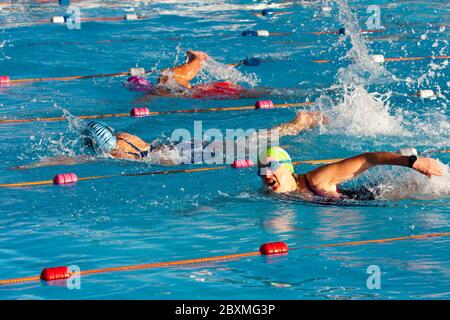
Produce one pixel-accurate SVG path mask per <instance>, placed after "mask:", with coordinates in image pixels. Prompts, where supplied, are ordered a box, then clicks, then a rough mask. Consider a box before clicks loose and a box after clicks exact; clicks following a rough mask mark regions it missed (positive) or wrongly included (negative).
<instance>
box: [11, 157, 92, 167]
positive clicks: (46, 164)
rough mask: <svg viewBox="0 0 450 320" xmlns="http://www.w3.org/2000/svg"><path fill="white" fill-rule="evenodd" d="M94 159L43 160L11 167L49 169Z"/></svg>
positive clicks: (66, 158) (58, 158) (65, 158)
mask: <svg viewBox="0 0 450 320" xmlns="http://www.w3.org/2000/svg"><path fill="white" fill-rule="evenodd" d="M95 160H96V158H95V157H92V156H78V157H67V156H61V157H55V158H44V159H43V160H41V161H38V162H34V163H31V164H28V165H23V166H17V167H13V168H12V169H14V170H28V169H35V168H41V167H50V166H60V165H75V164H81V163H86V162H90V161H95Z"/></svg>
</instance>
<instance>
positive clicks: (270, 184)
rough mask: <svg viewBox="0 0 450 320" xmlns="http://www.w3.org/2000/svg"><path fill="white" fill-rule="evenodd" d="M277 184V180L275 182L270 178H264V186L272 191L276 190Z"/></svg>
mask: <svg viewBox="0 0 450 320" xmlns="http://www.w3.org/2000/svg"><path fill="white" fill-rule="evenodd" d="M277 184H278V182H277V180H276V179H275V178H274V177H270V178H269V177H267V178H266V185H267V186H268V187H269V188H270V189H272V190H274V189H275V188H276V186H277Z"/></svg>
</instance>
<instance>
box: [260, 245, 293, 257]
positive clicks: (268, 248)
mask: <svg viewBox="0 0 450 320" xmlns="http://www.w3.org/2000/svg"><path fill="white" fill-rule="evenodd" d="M259 252H261V254H264V255H271V254H279V253H286V252H288V246H287V244H286V243H284V242H271V243H264V244H263V245H262V246H261V247H260V248H259Z"/></svg>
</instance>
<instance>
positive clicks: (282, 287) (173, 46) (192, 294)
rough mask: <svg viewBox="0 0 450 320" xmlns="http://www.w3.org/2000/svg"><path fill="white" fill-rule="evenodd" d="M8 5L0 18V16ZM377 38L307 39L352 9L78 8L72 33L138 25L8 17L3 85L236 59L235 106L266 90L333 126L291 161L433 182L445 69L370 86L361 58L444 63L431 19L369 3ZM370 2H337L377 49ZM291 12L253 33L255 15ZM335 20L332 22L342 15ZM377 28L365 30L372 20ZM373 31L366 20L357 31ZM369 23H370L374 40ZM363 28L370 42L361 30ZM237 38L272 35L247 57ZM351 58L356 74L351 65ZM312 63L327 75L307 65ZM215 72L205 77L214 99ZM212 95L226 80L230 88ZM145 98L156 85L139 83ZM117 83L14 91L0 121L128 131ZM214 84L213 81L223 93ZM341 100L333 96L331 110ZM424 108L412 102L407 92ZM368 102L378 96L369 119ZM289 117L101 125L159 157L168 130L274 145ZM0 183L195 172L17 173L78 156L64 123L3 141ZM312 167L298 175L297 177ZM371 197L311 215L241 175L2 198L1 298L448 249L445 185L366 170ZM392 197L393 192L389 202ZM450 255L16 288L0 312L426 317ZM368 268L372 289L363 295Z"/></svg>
mask: <svg viewBox="0 0 450 320" xmlns="http://www.w3.org/2000/svg"><path fill="white" fill-rule="evenodd" d="M6 2H8V1H6ZM375 2H376V3H375V4H376V5H377V6H378V9H379V13H380V18H381V19H380V21H381V26H382V27H383V29H382V30H383V32H374V33H367V34H365V35H363V36H361V37H359V36H358V35H357V34H350V36H347V37H342V36H341V37H340V36H339V35H338V34H335V33H332V34H322V35H319V34H313V32H320V31H327V30H329V31H336V30H339V29H340V28H342V27H345V30H346V32H351V30H352V28H353V24H354V23H355V21H354V20H353V18H352V17H351V15H350V14H349V11H348V10H347V9H348V8H347V4H346V2H343V1H340V2H339V3H335V2H332V3H330V4H329V5H330V6H331V12H327V11H326V10H325V11H324V10H323V9H322V7H324V6H326V4H323V3H320V2H305V3H301V2H287V1H286V2H285V1H282V2H267V1H243V0H239V1H238V0H233V1H232V0H228V1H225V0H224V1H219V0H215V1H200V0H197V1H194V0H191V1H185V2H182V3H178V2H177V1H148V2H145V1H120V2H119V1H80V2H76V3H74V5H75V6H76V7H77V8H78V9H79V10H80V12H81V17H122V16H124V15H125V14H126V13H128V14H130V13H136V14H138V15H140V16H145V17H146V18H145V19H141V20H136V21H83V22H81V24H80V29H77V28H73V29H69V28H67V27H66V26H64V25H59V24H50V23H40V24H35V23H34V22H35V21H38V20H45V19H49V18H50V17H53V16H63V15H65V13H66V7H64V6H58V5H57V4H56V3H41V4H38V3H34V2H32V1H18V2H14V3H15V4H11V5H7V4H3V5H2V10H1V11H0V23H1V24H2V25H3V26H2V32H1V40H0V41H1V42H0V43H2V47H1V50H0V53H1V54H0V70H2V71H1V73H2V75H8V76H10V77H11V79H23V78H39V77H61V76H73V75H91V74H105V73H116V72H122V71H127V70H128V69H129V68H131V67H136V66H142V67H145V68H146V69H155V70H156V69H161V68H167V67H170V66H172V65H174V64H176V63H180V62H181V61H183V60H184V53H185V51H186V50H189V49H194V50H202V51H205V52H207V53H208V54H209V55H210V56H211V57H213V58H214V59H215V60H216V61H218V62H220V63H223V64H226V63H237V62H239V61H241V60H243V59H245V58H247V57H258V58H259V59H261V61H262V62H261V64H260V65H259V66H253V67H252V66H245V65H243V66H239V67H238V68H237V69H238V70H239V72H240V73H239V77H240V78H239V80H240V83H241V84H242V85H244V86H246V87H258V88H260V87H266V88H275V89H277V91H276V92H277V93H279V94H275V95H273V96H271V97H269V98H271V99H272V100H273V101H274V102H275V103H293V102H304V101H313V102H315V106H314V107H312V108H313V109H321V110H323V111H324V112H327V113H328V114H329V115H330V117H331V120H332V121H331V123H330V125H329V126H324V127H321V128H316V129H313V130H311V131H308V132H304V133H301V134H300V135H298V136H294V137H284V138H282V139H281V141H280V144H281V145H282V146H284V147H285V148H286V150H287V151H288V152H289V153H290V154H291V156H292V158H293V159H294V160H298V161H299V160H310V159H333V158H340V157H347V156H352V155H355V154H358V153H361V152H366V151H396V150H397V149H399V148H403V147H416V148H417V149H418V151H419V152H424V151H430V152H433V153H432V154H433V156H436V157H438V158H439V159H440V160H441V161H442V162H443V163H444V164H448V162H449V155H448V153H438V152H436V151H438V150H446V149H448V148H449V146H450V140H449V138H450V132H449V128H450V125H449V121H448V115H449V112H448V94H449V69H448V59H431V58H426V59H421V60H412V61H390V62H385V63H384V64H382V65H381V66H374V65H373V64H369V63H368V62H367V61H368V60H367V59H368V55H367V52H365V49H366V48H367V49H368V51H369V53H370V54H382V55H384V56H385V57H386V58H388V57H390V58H394V57H429V56H445V55H446V54H448V45H449V44H448V41H449V33H448V32H449V31H448V27H449V26H448V21H445V19H444V17H445V16H446V15H448V10H449V7H448V4H446V2H445V1H375ZM373 4H374V1H350V2H349V3H348V6H349V10H351V12H353V13H356V14H357V15H358V17H359V19H358V23H359V25H360V27H361V28H362V29H373V25H370V23H372V24H373V23H374V22H373V21H376V19H375V20H373V19H374V16H373V14H374V13H373V12H376V9H374V10H375V11H371V12H369V13H368V12H367V10H368V6H369V5H373ZM268 7H269V8H273V9H274V10H275V11H278V12H281V11H285V12H291V13H290V14H286V15H275V16H274V17H270V18H269V17H261V16H257V15H254V14H255V13H259V12H261V10H263V9H265V8H268ZM339 12H340V14H338V13H339ZM375 18H376V16H375ZM370 19H372V20H370ZM369 20H370V21H369ZM367 22H370V23H369V26H370V27H368V26H367ZM244 30H269V32H270V33H281V34H280V35H276V36H269V37H244V36H242V31H244ZM346 55H347V56H348V57H353V58H354V59H353V61H354V62H352V63H351V62H350V59H349V58H347V59H345V58H344V57H345V56H346ZM313 60H331V61H330V62H328V63H315V62H313ZM224 70H226V69H220V70H215V71H216V72H215V73H214V72H213V71H214V70H213V71H212V72H211V73H210V74H207V73H205V74H202V75H201V77H200V80H201V81H206V80H217V78H218V77H217V75H223V71H224ZM224 76H234V74H225V75H224ZM150 78H151V79H153V80H154V79H156V76H154V75H152V76H151V77H150ZM124 79H125V78H123V77H100V78H94V79H85V80H77V81H51V82H35V83H25V84H22V85H13V86H2V87H0V105H1V108H0V119H29V118H43V117H60V116H61V115H63V113H64V112H65V111H66V112H69V113H70V114H72V115H75V116H79V115H95V114H109V113H127V112H128V111H129V110H130V109H131V108H133V107H136V106H141V104H139V103H137V102H136V99H137V98H138V97H140V95H139V94H138V93H135V92H130V91H127V90H125V89H124V88H123V86H122V81H123V80H124ZM219 80H220V79H219ZM344 88H347V91H345V90H343V89H344ZM424 89H432V90H433V91H434V92H435V93H436V95H437V96H436V97H434V98H432V99H422V98H419V97H417V96H416V95H415V93H416V92H417V90H424ZM369 92H371V93H373V92H378V93H379V95H377V97H378V100H375V99H374V98H373V96H374V95H371V94H369ZM255 101H256V100H255V99H239V100H210V99H201V100H198V99H186V98H179V97H178V98H168V97H158V98H154V99H152V100H151V101H148V102H146V103H145V105H146V106H148V107H149V108H150V109H151V110H155V111H166V110H180V109H193V108H211V107H231V106H247V105H253V104H254V103H255ZM296 110H297V109H295V108H286V109H273V110H247V111H227V112H210V113H192V114H184V113H181V114H177V113H175V114H166V115H160V116H153V117H145V118H132V117H111V118H107V119H103V120H102V121H104V122H105V123H107V124H108V125H110V126H111V127H113V128H116V129H118V130H120V131H125V132H130V133H133V134H136V135H138V136H140V137H142V138H143V139H144V140H146V141H155V140H161V141H162V140H166V139H167V137H170V136H171V133H172V132H173V131H174V130H175V129H178V128H185V129H187V130H189V131H191V132H193V130H194V121H200V120H201V121H202V125H203V129H204V130H206V129H208V128H218V129H220V130H223V131H225V130H226V129H229V128H242V129H248V128H255V129H261V128H268V127H271V126H273V125H275V124H278V123H281V122H285V121H288V120H290V119H292V117H293V115H294V112H295V111H296ZM0 135H1V137H2V139H1V141H0V150H1V152H0V159H1V161H0V163H1V168H0V170H1V177H0V183H2V184H7V183H14V182H22V181H39V180H47V179H52V178H53V176H54V175H55V174H58V173H63V172H74V173H76V174H77V175H78V176H79V177H86V176H98V175H115V174H119V173H140V172H147V171H158V170H172V169H186V168H197V167H199V166H198V165H184V166H176V167H173V168H167V167H163V166H158V165H155V164H152V163H146V162H136V161H118V160H111V159H103V160H101V161H97V162H93V163H86V164H80V165H76V166H56V167H43V168H36V169H32V170H12V169H11V167H15V166H19V165H24V164H28V163H31V162H34V161H38V160H39V159H41V158H43V157H52V156H62V155H80V154H81V153H82V149H81V147H80V145H79V141H78V140H77V134H76V132H75V130H74V128H73V127H72V126H71V125H69V123H68V122H66V121H59V122H30V123H12V124H11V123H1V124H0ZM311 168H313V166H311V165H300V166H297V168H296V171H297V172H305V171H307V170H309V169H311ZM368 181H375V182H376V183H378V184H379V185H382V186H383V187H384V190H386V191H387V194H386V195H385V198H383V199H380V200H377V201H375V202H371V203H367V202H366V203H364V202H362V203H350V204H346V205H344V206H342V205H336V204H328V205H326V204H314V203H307V202H303V201H295V200H291V199H289V200H283V199H279V198H274V197H272V196H267V195H265V194H264V193H263V192H262V191H261V181H260V180H259V178H258V177H257V175H256V170H254V169H241V170H236V169H232V168H226V169H223V170H216V171H205V172H192V173H178V174H161V175H148V176H122V177H114V178H110V179H99V180H89V181H79V182H78V183H77V184H76V185H73V186H63V187H59V186H36V187H27V188H1V189H0V191H1V193H0V201H1V204H2V205H1V207H0V252H1V254H0V279H9V278H16V277H27V276H33V275H36V274H39V272H40V270H41V269H43V268H46V267H55V266H60V265H76V266H79V268H81V269H82V270H86V269H95V268H103V267H115V266H122V265H131V264H141V263H149V262H161V261H173V260H184V259H192V258H199V257H209V256H218V255H228V254H233V253H242V252H249V251H255V250H257V249H258V248H259V246H260V245H261V244H263V243H267V242H274V241H283V242H285V243H287V244H288V246H290V247H300V246H309V245H319V244H331V243H343V242H350V241H359V240H369V239H382V238H391V237H405V236H411V235H420V234H431V233H439V232H448V231H449V230H450V220H449V217H448V215H449V213H450V212H449V209H448V203H449V189H450V188H449V186H450V183H449V182H450V179H449V176H448V174H447V176H445V177H443V178H433V179H432V180H430V181H428V180H427V179H426V178H424V177H421V176H419V175H418V174H416V173H411V172H409V171H407V170H405V169H403V168H402V169H398V168H397V169H389V170H387V171H386V170H378V169H374V170H371V171H369V172H368V173H367V174H365V175H364V176H363V177H362V178H360V179H359V180H358V183H361V184H362V183H364V182H368ZM411 181H413V182H414V183H415V184H416V185H418V191H417V192H416V193H415V194H413V195H409V196H408V197H407V198H404V199H395V200H392V199H390V198H389V191H392V190H393V191H396V192H398V191H402V190H399V189H400V187H398V186H399V185H401V186H404V185H405V184H406V183H411ZM401 188H403V187H401ZM449 256H450V250H449V239H448V238H447V237H439V238H432V239H421V240H406V241H398V242H390V243H378V244H366V245H360V246H348V247H318V248H302V249H299V250H295V251H292V252H290V253H289V254H286V255H277V256H267V257H264V256H263V257H260V256H254V257H245V258H243V259H238V260H230V261H223V262H219V263H210V264H200V265H189V266H184V267H173V268H156V269H150V270H139V271H133V272H119V273H104V274H97V275H91V276H86V277H82V278H81V288H80V289H73V290H70V289H68V288H67V287H66V286H65V285H64V284H59V285H54V284H52V283H51V282H49V283H45V282H30V283H23V284H19V285H13V286H3V287H0V298H1V299H230V298H233V299H387V298H393V299H425V298H435V299H443V298H447V299H448V298H449V292H450V263H449ZM369 266H378V267H379V270H380V272H381V277H380V279H381V287H380V288H379V289H376V288H375V289H373V288H372V289H371V288H370V286H368V285H367V281H368V278H369V276H370V274H368V273H367V269H368V267H369Z"/></svg>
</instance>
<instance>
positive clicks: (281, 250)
mask: <svg viewBox="0 0 450 320" xmlns="http://www.w3.org/2000/svg"><path fill="white" fill-rule="evenodd" d="M448 236H450V232H441V233H428V234H420V235H412V236H404V237H392V238H382V239H371V240H361V241H350V242H342V243H330V244H318V245H309V246H300V247H294V248H288V246H287V244H286V243H284V242H271V243H265V244H262V245H261V246H260V248H259V251H252V252H245V253H234V254H228V255H221V256H212V257H205V258H194V259H187V260H175V261H168V262H155V263H146V264H136V265H126V266H118V267H106V268H99V269H90V270H82V271H79V272H71V271H70V269H69V268H68V267H66V266H60V267H50V268H45V269H43V270H42V271H41V274H40V275H39V276H31V277H20V278H12V279H5V280H0V285H3V286H4V285H17V284H20V283H26V282H37V281H41V280H43V281H47V282H48V281H56V280H64V279H69V278H70V277H73V276H86V275H92V274H99V273H113V272H124V271H135V270H148V269H155V268H170V267H174V266H190V265H196V264H205V263H213V262H223V261H230V260H239V259H242V258H247V257H255V256H262V255H280V254H288V252H289V251H292V250H300V249H318V248H327V247H345V246H359V245H369V244H383V243H392V242H397V241H407V240H419V239H430V238H438V237H448Z"/></svg>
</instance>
